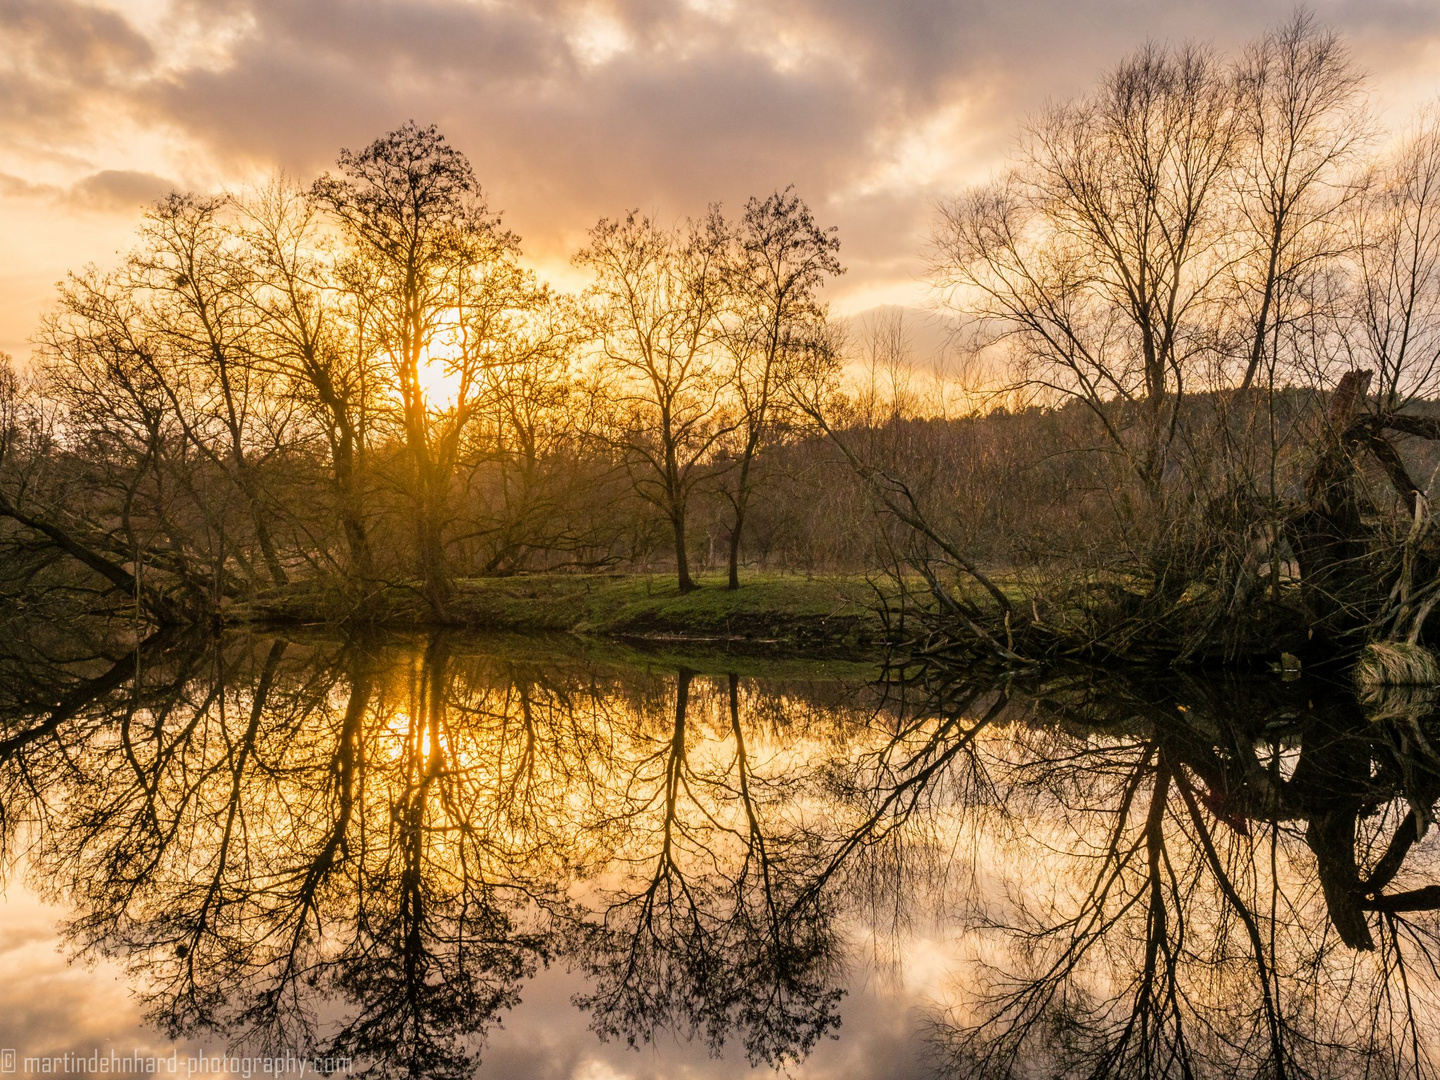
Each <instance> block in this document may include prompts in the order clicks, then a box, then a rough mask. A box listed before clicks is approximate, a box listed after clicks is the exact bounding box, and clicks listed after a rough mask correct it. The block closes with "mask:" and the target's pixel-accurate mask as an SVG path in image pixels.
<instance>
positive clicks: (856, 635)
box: [223, 574, 884, 656]
mask: <svg viewBox="0 0 1440 1080" xmlns="http://www.w3.org/2000/svg"><path fill="white" fill-rule="evenodd" d="M699 584H700V588H698V589H696V590H695V591H693V592H690V593H685V594H682V593H681V592H680V591H679V589H678V588H677V587H676V585H675V582H674V580H673V579H672V578H670V577H668V576H665V577H662V576H660V575H641V574H525V575H516V576H513V577H502V578H469V579H462V580H460V581H457V582H456V583H455V595H454V597H453V599H452V600H451V602H450V604H449V605H448V606H447V609H446V612H445V616H444V618H443V619H437V618H436V617H435V614H434V612H433V611H431V609H430V607H429V605H428V604H427V603H426V602H425V600H424V598H423V597H422V596H421V595H420V593H419V591H418V590H417V589H416V588H414V587H413V586H409V585H388V586H384V587H382V588H379V589H377V590H375V591H374V592H372V593H371V594H369V595H368V596H366V597H365V598H364V600H363V602H362V603H359V604H357V602H356V600H355V598H354V597H347V596H345V595H344V594H342V593H341V592H340V591H339V590H337V589H335V588H334V587H333V585H330V584H328V583H325V582H318V581H317V582H305V583H297V584H295V585H293V586H290V587H288V588H286V589H284V590H276V591H272V592H267V593H264V594H261V595H260V596H258V597H256V598H255V599H254V600H251V601H247V602H245V603H242V604H235V605H231V606H229V607H227V608H226V609H225V610H224V612H223V621H224V622H225V623H226V624H227V625H237V624H251V625H261V626H266V625H273V626H284V625H291V626H294V625H315V624H374V625H382V626H386V627H393V628H425V627H436V626H453V627H461V628H469V629H476V630H487V631H508V632H514V633H527V634H534V633H570V634H578V635H582V636H591V637H602V638H614V639H619V640H629V641H647V642H662V643H663V642H675V643H686V644H701V643H704V644H709V645H719V646H723V647H725V648H728V649H732V650H735V651H745V652H766V651H783V652H785V653H787V654H802V653H803V654H805V655H826V656H830V655H861V654H867V653H873V652H874V651H876V650H877V649H878V648H879V646H880V644H881V642H882V641H883V639H884V623H883V622H882V620H881V619H880V617H879V616H878V614H877V613H876V607H877V596H876V593H875V590H874V588H873V587H872V586H871V585H870V584H869V583H868V582H867V581H866V580H865V579H863V578H860V577H803V576H799V575H790V574H765V575H755V576H747V577H746V578H745V579H744V580H743V581H742V584H741V587H740V588H739V589H736V590H730V589H726V588H725V587H724V578H723V577H720V576H718V575H716V576H709V575H701V576H700V578H699Z"/></svg>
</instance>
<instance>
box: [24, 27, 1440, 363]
mask: <svg viewBox="0 0 1440 1080" xmlns="http://www.w3.org/2000/svg"><path fill="white" fill-rule="evenodd" d="M1292 9H1293V8H1292V0H1263V2H1254V0H1215V2H1213V3H1209V4H1205V5H1196V4H1193V3H1189V2H1188V0H1186V2H1182V0H1073V2H1067V3H1060V2H1058V0H1007V2H1005V3H995V2H994V0H903V2H895V3H877V2H875V0H792V2H789V3H786V4H775V3H773V2H772V0H488V2H479V0H306V2H305V3H296V2H294V0H168V3H167V2H166V0H155V3H154V4H153V5H145V6H139V7H133V8H126V9H124V10H125V11H126V12H129V14H122V13H121V10H120V9H116V8H111V7H108V6H107V7H102V6H100V0H91V2H87V0H0V35H3V42H0V44H3V48H0V101H3V102H4V103H5V105H6V108H5V109H4V110H3V111H0V171H3V173H5V174H8V175H9V176H10V177H11V178H12V179H11V180H4V179H0V195H5V196H7V197H9V196H11V195H15V196H20V197H25V196H26V195H27V192H28V196H30V197H34V196H37V195H42V194H43V190H42V189H46V188H47V185H48V187H49V188H54V189H59V190H61V191H62V192H69V195H68V196H65V197H66V198H67V199H68V205H70V206H71V207H73V208H74V209H75V210H77V211H84V212H86V213H88V214H92V215H93V214H96V213H100V212H108V213H114V214H120V213H126V212H128V213H132V214H133V212H134V207H135V206H137V205H139V204H140V203H142V202H144V201H146V200H148V198H150V197H151V196H153V195H154V194H157V193H159V192H160V191H162V190H164V188H165V187H167V186H169V185H168V183H167V182H166V181H165V180H163V179H160V177H161V176H166V177H175V178H176V179H177V180H178V181H180V182H183V183H185V184H187V185H190V186H199V187H211V186H218V185H220V184H233V183H238V182H243V181H244V180H246V179H250V178H257V177H259V176H261V175H263V174H264V173H266V172H268V171H269V170H272V169H274V168H277V167H283V168H285V169H286V170H288V171H290V172H291V173H293V174H295V175H299V176H307V175H313V174H315V173H317V172H318V171H320V170H321V169H323V168H325V167H326V166H327V165H328V164H330V163H331V162H333V161H334V159H335V155H336V152H337V151H338V149H339V148H340V147H341V146H350V147H360V146H364V145H365V144H367V143H368V142H369V141H370V140H372V139H374V138H375V137H377V136H378V135H380V134H382V133H383V132H385V131H388V130H390V129H393V128H394V127H396V126H397V125H399V124H400V123H402V122H403V121H405V120H406V119H410V118H414V119H416V120H418V121H420V122H422V123H428V122H436V123H438V124H439V125H440V127H441V129H442V130H443V131H445V132H446V134H447V136H448V137H449V139H450V141H451V142H452V143H453V144H454V145H455V146H457V147H459V148H460V149H462V150H464V151H465V152H466V153H467V154H469V155H470V157H471V158H472V160H473V161H474V163H475V166H476V170H477V173H478V175H479V176H480V178H481V180H482V182H483V183H484V184H485V186H486V187H487V189H488V190H489V192H490V194H491V196H492V202H493V203H494V205H495V206H496V207H497V208H500V209H502V210H504V211H506V217H507V222H508V223H509V224H510V225H511V226H512V227H514V228H515V229H516V230H517V231H518V232H519V233H520V234H521V235H522V236H523V237H524V239H525V244H526V250H527V252H529V253H531V254H532V255H533V256H534V257H536V258H538V259H539V260H540V261H541V262H542V264H546V265H551V266H559V265H562V264H563V262H564V260H565V258H566V256H567V254H568V251H569V250H570V249H571V248H573V247H574V246H575V244H576V243H577V242H578V241H579V239H580V237H582V236H583V233H584V230H585V228H586V227H587V226H588V225H590V224H591V223H593V222H594V220H595V219H596V218H598V217H599V216H600V215H601V214H614V213H617V212H619V211H621V210H623V209H625V208H628V207H639V208H641V209H644V210H653V211H656V212H657V213H659V214H660V215H661V216H662V217H667V216H673V217H678V216H681V215H683V214H688V213H696V212H698V211H699V210H701V209H702V208H703V207H704V206H705V204H706V203H708V202H710V201H713V200H721V201H723V202H725V203H726V204H727V205H729V206H731V207H732V208H733V207H735V206H737V205H738V204H739V203H741V202H743V200H744V198H745V197H746V196H747V195H750V194H759V193H764V192H767V191H769V190H771V189H774V188H777V187H783V186H784V185H786V184H790V183H794V184H795V185H796V186H797V188H798V190H799V191H800V192H801V194H802V195H803V196H804V197H805V198H806V199H807V200H808V201H810V202H811V204H812V205H813V206H814V207H815V208H816V210H817V213H818V214H820V216H821V217H822V218H823V219H824V220H825V221H826V222H827V223H833V224H838V225H839V226H840V228H841V234H842V239H843V240H844V242H845V248H844V254H845V257H846V259H847V260H848V261H849V262H850V265H851V273H850V274H848V275H847V276H846V277H845V278H844V279H842V280H841V281H840V282H839V292H840V293H841V294H848V295H851V296H855V297H861V296H870V295H880V294H884V295H887V296H890V297H892V298H893V297H895V296H896V295H898V292H899V291H903V290H905V289H908V290H910V291H911V292H912V294H913V295H914V297H915V298H916V299H917V300H918V299H919V297H920V296H921V295H922V294H923V288H924V287H923V282H922V278H923V269H924V268H923V260H922V259H921V258H920V257H919V251H920V249H921V247H922V246H923V242H924V235H925V232H926V229H927V226H928V222H929V218H930V213H931V211H930V206H931V204H932V202H933V200H934V199H935V198H937V197H939V196H940V195H943V194H945V193H946V192H948V191H950V190H953V189H954V188H956V187H958V186H961V185H963V184H965V183H968V182H971V181H973V180H975V179H977V178H979V177H982V176H984V175H985V174H986V173H987V172H988V171H989V170H990V169H991V168H992V167H994V165H995V164H996V163H997V162H998V161H999V160H1000V158H1001V157H1002V156H1003V154H1004V152H1005V150H1006V148H1007V147H1008V145H1009V144H1010V140H1011V139H1012V138H1013V133H1014V131H1015V129H1016V126H1017V124H1018V123H1019V121H1020V120H1021V118H1022V117H1023V115H1024V114H1025V113H1026V112H1027V111H1030V110H1033V109H1035V108H1037V107H1038V106H1039V105H1040V104H1041V103H1042V102H1043V101H1044V100H1045V99H1046V98H1047V97H1051V96H1061V97H1064V96H1068V95H1071V94H1074V93H1078V92H1081V91H1083V90H1084V89H1086V88H1087V87H1088V86H1089V85H1091V83H1093V81H1094V79H1095V78H1096V76H1097V75H1098V74H1099V73H1100V72H1101V71H1102V70H1104V69H1105V68H1107V67H1108V66H1110V65H1111V64H1113V63H1114V62H1115V61H1116V60H1117V59H1118V58H1119V57H1120V56H1122V55H1123V54H1125V53H1126V52H1128V51H1129V50H1131V49H1133V48H1135V47H1136V46H1137V45H1139V44H1140V43H1142V42H1143V41H1144V40H1146V39H1147V38H1155V39H1160V40H1179V39H1183V38H1187V37H1188V38H1199V39H1202V40H1211V41H1213V42H1214V43H1215V44H1216V46H1217V47H1218V48H1220V49H1222V50H1228V49H1232V48H1234V47H1236V46H1237V45H1239V44H1240V43H1242V42H1243V41H1245V40H1247V39H1249V38H1252V37H1254V36H1255V35H1256V34H1258V33H1259V32H1261V31H1262V30H1263V29H1264V28H1265V27H1267V26H1269V25H1273V24H1275V23H1277V22H1280V21H1282V20H1284V19H1285V18H1287V17H1288V16H1289V15H1290V13H1291V11H1292ZM1316 13H1317V15H1318V16H1319V17H1320V18H1321V19H1322V20H1324V21H1327V22H1329V23H1330V24H1332V25H1334V26H1335V27H1336V28H1337V29H1339V30H1341V31H1342V32H1343V33H1345V34H1347V35H1348V36H1349V37H1350V39H1351V40H1352V41H1353V43H1354V45H1355V49H1356V52H1357V55H1358V56H1359V58H1360V60H1361V62H1362V63H1368V65H1369V66H1370V67H1372V68H1373V69H1375V70H1376V71H1377V74H1379V75H1380V76H1382V77H1383V78H1385V79H1388V80H1391V81H1392V82H1393V81H1395V80H1397V79H1410V80H1411V81H1412V82H1415V81H1417V80H1420V81H1424V80H1425V76H1426V75H1427V73H1428V82H1429V83H1430V84H1432V85H1433V83H1434V63H1435V62H1434V59H1433V58H1434V56H1435V55H1436V52H1435V51H1431V52H1427V51H1426V50H1427V49H1434V48H1435V43H1436V41H1437V38H1440V7H1437V6H1436V5H1428V4H1415V3H1412V2H1407V0H1366V2H1363V3H1362V0H1319V2H1318V3H1317V4H1316ZM1397 73H1399V74H1397ZM17 184H18V185H20V186H19V187H17V186H16V185H17ZM23 185H31V188H30V189H26V188H24V186H23ZM9 254H10V255H11V257H13V255H14V253H13V252H12V253H9ZM88 257H89V255H88V253H85V252H77V253H76V259H75V261H77V262H83V261H85V259H86V258H88ZM7 336H13V333H12V334H7V333H6V332H4V328H0V338H4V337H7Z"/></svg>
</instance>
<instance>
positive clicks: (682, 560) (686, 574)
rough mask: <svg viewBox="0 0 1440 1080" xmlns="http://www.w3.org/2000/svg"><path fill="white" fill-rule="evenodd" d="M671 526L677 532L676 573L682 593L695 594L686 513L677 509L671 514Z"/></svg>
mask: <svg viewBox="0 0 1440 1080" xmlns="http://www.w3.org/2000/svg"><path fill="white" fill-rule="evenodd" d="M670 526H671V528H673V529H674V530H675V573H676V576H677V578H678V579H679V583H680V591H681V592H682V593H688V592H694V591H695V587H696V586H695V581H694V579H693V578H691V576H690V557H689V555H688V554H687V553H686V551H685V511H684V510H683V509H676V510H674V511H672V512H671V514H670Z"/></svg>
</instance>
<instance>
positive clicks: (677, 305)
mask: <svg viewBox="0 0 1440 1080" xmlns="http://www.w3.org/2000/svg"><path fill="white" fill-rule="evenodd" d="M728 243H729V230H728V228H727V226H726V224H725V221H724V219H723V218H722V217H721V216H720V212H719V210H718V209H716V208H713V207H712V208H711V210H710V212H709V213H708V214H707V215H706V216H705V217H704V218H702V219H701V220H699V221H690V222H687V223H686V224H685V225H684V226H683V227H681V228H679V229H675V230H667V229H663V228H661V227H660V226H658V225H656V224H655V223H654V222H653V221H652V220H651V219H650V218H648V217H643V216H640V215H639V214H637V213H635V212H633V211H632V212H631V213H628V214H626V216H625V218H624V219H623V220H618V219H617V220H612V219H609V218H602V219H601V221H600V222H599V224H597V225H596V226H595V227H594V228H593V229H591V230H590V243H589V244H588V245H587V246H586V247H585V248H584V250H582V251H581V252H580V253H579V254H577V255H576V256H575V262H576V264H577V265H579V266H583V267H587V268H589V269H590V270H591V271H592V272H593V273H594V275H595V283H594V284H593V285H592V286H591V287H590V289H589V291H588V293H587V298H588V302H589V305H590V311H591V315H592V318H593V319H594V323H595V328H596V332H597V336H598V339H599V342H600V349H601V362H602V366H603V370H604V374H605V375H606V376H607V380H606V387H605V390H604V391H603V392H604V393H605V394H606V396H608V397H609V398H610V400H611V401H612V402H613V404H614V406H615V415H614V420H613V424H612V427H613V431H612V434H611V436H610V441H611V443H612V444H613V445H614V446H615V447H616V448H617V449H618V450H619V451H620V452H621V453H622V454H623V455H624V457H625V460H626V463H627V466H628V467H629V468H630V469H631V478H632V482H633V484H634V487H635V491H636V492H637V493H638V494H639V495H640V496H641V497H642V498H644V499H645V500H646V501H647V502H649V503H651V504H652V505H654V506H655V507H656V508H657V509H659V511H660V512H661V513H662V514H663V515H664V516H665V519H666V521H667V522H668V524H669V525H670V530H671V534H672V536H673V539H674V546H675V569H676V575H677V578H678V580H679V586H680V591H681V592H689V591H690V590H692V589H694V588H695V581H694V579H693V578H692V577H691V576H690V559H689V554H688V552H687V550H686V514H687V512H688V509H689V503H690V496H691V493H692V492H693V491H694V489H695V486H696V485H697V484H698V483H699V482H700V481H701V480H703V479H705V478H706V477H707V475H708V470H707V465H708V463H709V457H710V454H711V451H712V450H713V448H714V447H715V446H716V444H717V443H718V442H719V441H720V440H721V439H722V438H723V437H724V436H725V435H727V434H728V433H729V432H731V431H733V430H734V429H735V428H736V426H737V424H738V423H739V421H737V420H736V419H734V418H733V417H731V416H729V415H727V414H726V413H725V412H724V411H723V410H722V401H723V395H724V390H725V379H724V376H723V373H722V371H721V370H720V356H719V353H718V349H719V344H720V332H721V330H720V323H719V315H720V312H721V309H722V306H723V304H724V300H725V292H726V285H725V278H726V275H725V272H724V270H725V265H724V264H725V256H726V248H727V246H728Z"/></svg>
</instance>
